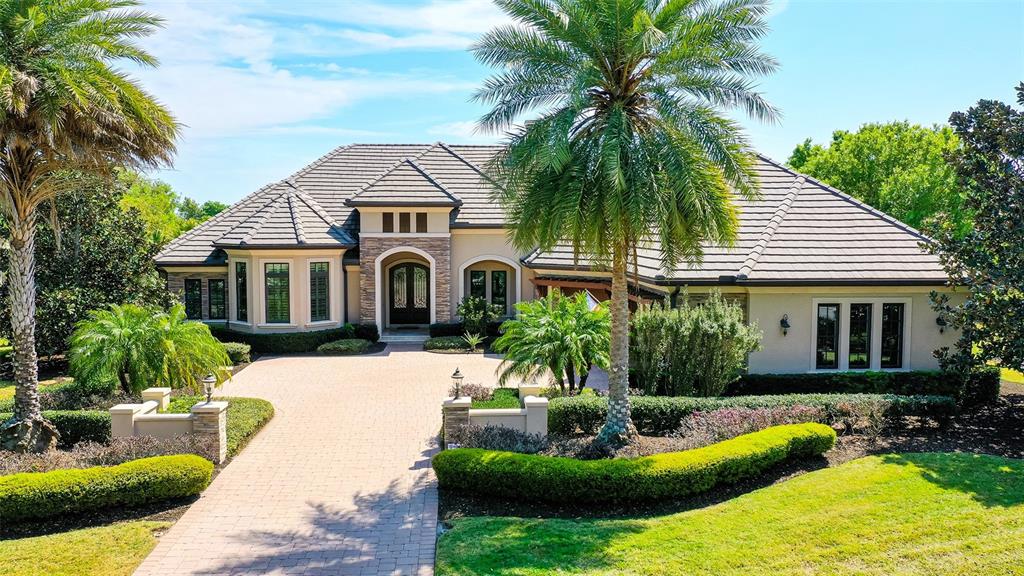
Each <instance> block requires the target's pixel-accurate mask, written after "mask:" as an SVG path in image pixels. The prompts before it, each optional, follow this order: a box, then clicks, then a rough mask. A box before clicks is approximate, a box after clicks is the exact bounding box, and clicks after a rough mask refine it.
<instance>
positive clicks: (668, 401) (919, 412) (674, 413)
mask: <svg viewBox="0 0 1024 576" xmlns="http://www.w3.org/2000/svg"><path fill="white" fill-rule="evenodd" d="M630 402H631V404H632V418H633V424H634V425H635V426H636V428H637V431H638V432H639V433H640V434H643V435H645V436H665V435H667V434H669V433H670V432H672V431H674V430H675V429H676V428H678V427H679V422H680V421H681V420H682V419H683V418H685V417H686V416H689V415H690V413H692V412H698V411H699V412H708V411H711V410H718V409H719V408H774V407H777V406H796V405H800V406H810V407H812V408H820V409H821V410H823V411H824V412H825V415H826V418H827V419H828V422H835V421H837V420H840V419H841V418H843V417H845V416H848V415H850V413H851V410H852V409H853V408H855V407H856V406H857V405H858V404H861V405H863V404H865V403H869V402H886V403H888V404H889V406H888V409H887V410H886V413H885V416H886V417H887V418H892V419H897V418H902V417H904V416H919V417H923V418H931V419H933V420H935V421H937V422H940V423H941V422H945V421H946V420H947V419H949V418H951V417H952V416H953V415H954V414H955V413H956V403H955V402H954V401H953V399H952V398H950V397H948V396H898V395H895V394H788V395H779V396H732V397H719V398H698V397H691V396H634V397H632V398H630ZM607 413H608V399H607V398H604V397H601V396H569V397H564V398H552V399H551V402H550V404H549V405H548V432H549V433H551V434H576V433H577V432H582V433H583V434H596V433H597V431H598V429H599V428H600V427H601V425H602V424H604V421H605V418H606V416H607Z"/></svg>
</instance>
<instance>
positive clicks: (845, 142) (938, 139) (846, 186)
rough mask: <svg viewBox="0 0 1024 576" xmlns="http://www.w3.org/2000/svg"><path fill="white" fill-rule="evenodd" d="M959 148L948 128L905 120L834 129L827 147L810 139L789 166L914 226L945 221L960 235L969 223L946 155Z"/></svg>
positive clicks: (791, 159)
mask: <svg viewBox="0 0 1024 576" xmlns="http://www.w3.org/2000/svg"><path fill="white" fill-rule="evenodd" d="M958 146H959V139H958V138H957V136H956V135H955V134H954V133H953V131H952V130H951V129H950V128H949V127H948V126H933V127H931V128H925V127H923V126H919V125H917V124H911V123H909V122H906V121H903V122H889V123H887V124H865V125H863V126H861V127H860V129H859V130H857V131H856V132H847V131H845V130H836V131H835V132H833V133H832V142H831V143H830V144H829V146H828V147H822V146H817V145H812V144H811V142H810V140H809V139H808V140H806V141H804V143H803V144H801V145H799V146H797V147H796V149H795V150H793V154H792V156H790V158H789V165H790V166H792V167H793V168H794V169H795V170H799V171H800V172H803V173H804V174H807V175H809V176H813V177H814V178H817V179H818V180H821V181H822V182H825V183H826V184H829V185H831V186H834V187H835V188H838V189H839V190H841V191H843V192H845V193H847V194H850V195H851V196H853V197H854V198H857V199H859V200H862V201H864V202H865V203H867V204H869V205H871V206H874V207H875V208H878V209H879V210H881V211H883V212H885V213H886V214H889V215H890V216H893V217H895V218H898V219H899V220H902V221H903V222H906V223H907V224H910V225H911V226H915V227H918V228H921V227H925V226H927V227H929V228H931V227H932V226H933V225H935V224H936V223H937V221H939V220H945V221H946V222H948V223H950V224H951V225H952V226H953V228H954V229H955V230H956V233H957V234H963V233H965V232H966V231H967V230H969V229H970V227H971V212H970V210H965V209H964V204H963V201H964V190H963V186H962V185H961V184H960V183H959V182H957V178H956V174H955V172H954V170H953V169H952V168H951V167H950V166H949V165H948V164H947V163H946V160H945V156H946V155H948V154H950V153H952V152H953V151H954V150H956V149H957V147H958Z"/></svg>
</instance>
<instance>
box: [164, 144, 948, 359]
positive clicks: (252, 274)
mask: <svg viewBox="0 0 1024 576" xmlns="http://www.w3.org/2000/svg"><path fill="white" fill-rule="evenodd" d="M496 150H497V148H496V147H494V146H468V145H447V144H443V143H436V144H426V145H411V144H397V145H384V144H357V145H350V146H342V147H340V148H337V149H336V150H333V151H331V152H330V153H328V154H327V155H326V156H323V157H322V158H320V159H318V160H317V161H315V162H313V163H312V164H310V165H309V166H307V167H305V168H303V169H302V170H300V171H299V172H297V173H295V174H294V175H292V176H290V177H288V178H286V179H284V180H281V181H280V182H275V183H273V184H270V185H268V186H265V187H263V188H261V189H259V190H257V191H256V192H254V193H252V194H250V195H249V196H247V197H245V198H243V199H242V200H240V201H239V202H237V203H236V204H234V205H233V206H231V207H230V208H229V209H228V210H225V211H224V212H223V213H221V214H219V215H218V216H216V217H214V218H212V219H210V220H209V221H207V222H205V223H204V224H202V225H200V226H199V227H197V228H195V229H194V230H191V231H190V232H188V233H186V234H184V235H182V236H181V237H179V238H177V239H176V240H174V241H173V242H171V243H170V244H169V245H168V246H167V247H166V248H165V249H164V250H163V251H162V252H161V253H160V254H159V255H158V256H157V263H158V266H159V267H160V268H161V270H162V271H163V272H164V273H166V277H167V282H168V285H169V287H170V288H171V289H172V290H173V291H176V292H179V293H180V294H181V295H182V298H183V300H184V302H185V307H186V310H187V312H188V315H189V316H190V317H192V318H195V319H202V320H203V321H206V322H210V323H223V324H225V325H227V326H228V327H229V328H231V329H234V330H243V331H252V332H287V331H305V330H321V329H329V328H335V327H338V326H340V325H342V324H343V323H345V322H351V323H357V322H358V323H375V324H377V325H378V326H379V327H380V328H381V329H382V330H383V331H384V333H385V334H388V333H389V331H391V330H394V329H396V328H402V327H411V326H423V325H427V324H430V323H434V322H448V321H452V320H455V319H456V316H455V309H456V305H457V303H458V302H460V301H461V300H462V298H463V297H465V296H468V295H475V296H481V297H484V298H486V299H488V300H490V301H491V302H493V303H495V304H497V305H499V306H501V307H502V308H503V309H504V310H505V311H506V313H508V314H511V313H513V312H514V308H513V305H514V304H515V303H516V302H518V301H521V300H524V299H528V298H533V297H535V296H537V295H539V294H543V293H544V291H546V290H548V289H549V288H551V287H554V286H558V287H561V288H562V289H564V290H587V291H589V292H590V293H591V294H592V295H593V296H594V297H595V298H598V299H604V298H607V296H608V288H609V281H608V279H607V273H605V272H603V271H601V270H599V269H595V268H594V267H591V266H589V265H588V263H587V262H586V261H574V259H573V254H572V251H571V249H570V248H568V247H557V248H555V249H553V250H549V251H536V250H535V251H532V252H529V253H522V252H519V251H517V250H515V249H514V248H513V247H512V246H511V244H510V243H509V242H508V241H507V239H506V230H505V225H506V222H505V217H504V215H503V211H502V209H501V207H500V206H499V205H497V204H496V203H495V202H494V201H493V200H492V198H491V185H490V184H489V183H488V180H487V179H486V178H485V176H484V174H483V172H482V168H481V167H482V166H484V165H485V164H486V163H487V161H488V159H489V158H490V157H491V156H492V155H493V154H494V153H495V151H496ZM757 172H758V176H759V178H760V183H761V191H762V198H760V199H759V200H756V201H742V200H741V201H739V208H740V215H741V216H740V229H739V238H738V241H737V242H736V245H735V246H733V247H732V248H729V249H725V248H720V247H713V246H712V247H708V248H707V250H706V256H705V258H704V262H703V264H702V265H701V266H700V267H696V268H692V267H688V266H680V267H678V268H676V269H674V270H663V269H662V268H661V265H660V258H659V250H658V247H657V246H650V247H647V248H645V249H642V250H640V252H639V254H638V259H639V262H638V263H637V272H638V278H639V286H638V287H637V290H636V291H635V294H634V295H633V296H632V298H634V299H647V300H654V299H665V300H666V301H668V302H670V303H672V302H676V301H678V299H679V298H680V297H681V295H682V294H684V293H685V294H688V295H689V297H691V298H699V297H700V295H701V294H702V293H703V294H706V293H707V292H708V291H709V290H711V289H715V288H717V289H719V290H720V291H721V292H722V293H723V294H725V295H726V296H727V297H728V298H730V299H733V300H735V301H737V302H739V303H741V304H742V305H743V306H744V308H745V311H746V314H747V317H748V319H749V320H750V321H754V322H757V323H758V325H759V326H760V327H761V328H762V330H763V331H764V339H763V349H762V350H761V351H759V352H756V353H754V354H752V355H751V358H750V370H751V371H752V372H807V371H818V370H848V369H849V370H858V369H876V370H879V369H880V370H909V369H929V368H935V367H936V360H935V359H934V357H933V354H932V352H933V351H934V350H935V349H937V348H939V347H940V346H949V345H952V344H953V342H954V341H955V339H956V336H955V335H954V334H952V333H951V332H952V331H951V330H946V329H944V327H943V326H941V325H939V323H938V322H937V319H936V314H935V312H934V311H933V310H932V308H931V306H930V297H929V295H930V292H931V291H933V290H939V291H943V290H948V288H946V280H947V278H946V275H945V273H944V272H943V270H942V267H941V266H940V264H939V261H938V259H937V258H936V257H935V256H932V255H930V254H928V253H926V252H925V251H924V250H923V249H922V247H921V245H922V243H923V242H926V241H927V239H926V238H925V237H924V236H922V235H921V234H920V233H919V232H917V231H916V230H914V229H912V228H911V227H909V226H907V225H905V224H903V223H901V222H899V221H897V220H895V219H893V218H891V217H889V216H887V215H886V214H883V213H881V212H879V211H878V210H875V209H874V208H871V207H869V206H867V205H865V204H863V203H861V202H858V201H857V200H855V199H853V198H851V197H849V196H847V195H845V194H843V193H842V192H840V191H838V190H835V189H833V188H830V187H828V186H826V185H824V184H822V183H820V182H817V181H815V180H813V179H812V178H810V177H807V176H804V175H801V174H798V173H796V172H793V171H792V170H789V169H788V168H785V167H784V166H781V165H779V164H777V163H775V162H773V161H771V160H769V159H767V158H764V157H759V159H758V164H757Z"/></svg>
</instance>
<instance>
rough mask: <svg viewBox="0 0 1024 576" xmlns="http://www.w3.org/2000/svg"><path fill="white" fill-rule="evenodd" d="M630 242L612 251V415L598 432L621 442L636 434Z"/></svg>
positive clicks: (612, 441) (603, 437)
mask: <svg viewBox="0 0 1024 576" xmlns="http://www.w3.org/2000/svg"><path fill="white" fill-rule="evenodd" d="M627 254H628V249H627V247H626V246H622V245H619V246H616V247H615V252H614V254H613V255H612V300H611V316H612V338H611V345H612V347H611V354H610V356H611V366H610V367H609V371H608V417H607V419H606V420H605V423H604V427H602V428H601V432H600V433H599V434H598V435H597V439H598V440H599V441H601V442H604V443H607V444H612V445H621V444H624V443H626V442H628V441H629V439H630V438H632V437H633V436H636V428H635V427H634V426H633V420H632V419H631V418H630V410H629V285H628V284H627V279H626V255H627Z"/></svg>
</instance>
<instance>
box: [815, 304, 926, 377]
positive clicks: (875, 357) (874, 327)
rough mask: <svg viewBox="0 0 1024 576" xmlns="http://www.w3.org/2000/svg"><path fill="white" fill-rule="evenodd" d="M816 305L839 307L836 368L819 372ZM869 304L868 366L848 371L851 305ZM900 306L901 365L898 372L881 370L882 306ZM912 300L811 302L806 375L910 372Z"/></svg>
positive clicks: (896, 370)
mask: <svg viewBox="0 0 1024 576" xmlns="http://www.w3.org/2000/svg"><path fill="white" fill-rule="evenodd" d="M818 304H838V305H839V342H838V344H839V345H838V349H837V350H836V353H837V355H838V357H839V367H838V368H818V367H817V360H818ZM851 304H871V355H870V357H871V365H870V366H869V367H867V368H854V369H850V329H849V323H850V305H851ZM883 304H903V358H902V360H903V363H902V364H903V365H902V366H900V367H899V368H882V354H881V352H882V305H883ZM912 305H913V298H907V297H901V296H890V297H885V296H882V297H878V296H874V297H867V296H866V295H865V297H864V298H856V297H855V298H850V297H843V298H830V297H827V296H822V297H819V298H812V299H811V330H810V333H811V348H810V350H811V354H810V366H808V372H866V371H875V372H877V371H885V372H905V371H908V370H910V369H911V365H910V357H911V353H910V352H911V349H910V342H911V338H910V331H911V325H912V324H913V322H912V320H913V310H912V309H911V306H912Z"/></svg>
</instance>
